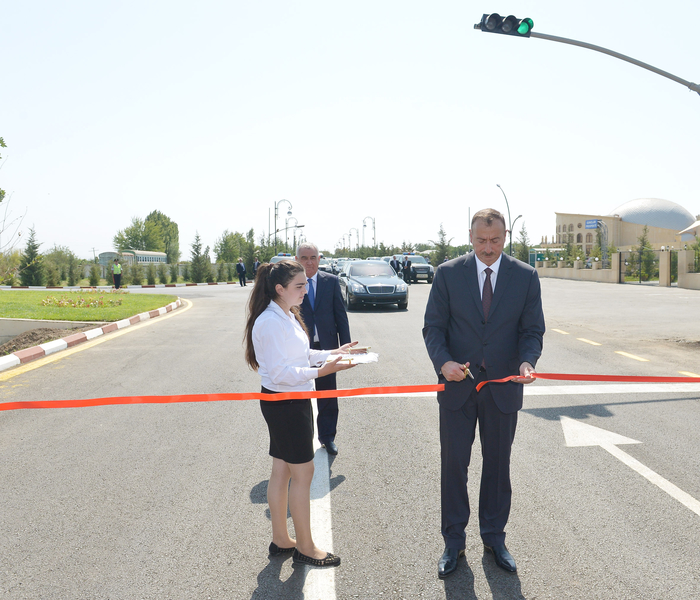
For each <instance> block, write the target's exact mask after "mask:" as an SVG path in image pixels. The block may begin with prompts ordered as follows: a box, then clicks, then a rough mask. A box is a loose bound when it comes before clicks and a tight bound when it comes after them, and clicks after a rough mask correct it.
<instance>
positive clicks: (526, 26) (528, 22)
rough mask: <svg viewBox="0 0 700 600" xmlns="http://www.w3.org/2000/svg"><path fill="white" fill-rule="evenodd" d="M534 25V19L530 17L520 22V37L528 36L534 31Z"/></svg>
mask: <svg viewBox="0 0 700 600" xmlns="http://www.w3.org/2000/svg"><path fill="white" fill-rule="evenodd" d="M534 25H535V24H534V23H533V22H532V19H530V18H529V17H528V18H526V19H523V20H522V21H520V24H519V25H518V33H519V34H520V35H526V34H528V33H530V32H531V31H532V28H533V27H534Z"/></svg>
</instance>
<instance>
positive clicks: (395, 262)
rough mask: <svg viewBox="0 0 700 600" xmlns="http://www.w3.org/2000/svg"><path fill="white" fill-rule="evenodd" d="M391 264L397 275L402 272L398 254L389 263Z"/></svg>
mask: <svg viewBox="0 0 700 600" xmlns="http://www.w3.org/2000/svg"><path fill="white" fill-rule="evenodd" d="M389 264H390V265H391V268H392V269H394V271H396V274H397V275H398V274H399V273H400V272H401V263H400V262H399V261H398V259H397V258H396V254H394V257H393V258H392V259H391V260H390V261H389Z"/></svg>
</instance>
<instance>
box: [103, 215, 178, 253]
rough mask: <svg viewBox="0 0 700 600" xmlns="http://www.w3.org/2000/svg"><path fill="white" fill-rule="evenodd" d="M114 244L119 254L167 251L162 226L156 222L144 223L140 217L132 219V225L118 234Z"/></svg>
mask: <svg viewBox="0 0 700 600" xmlns="http://www.w3.org/2000/svg"><path fill="white" fill-rule="evenodd" d="M113 243H114V247H115V248H116V249H117V250H118V251H119V252H121V251H122V250H146V251H148V252H163V251H164V250H165V242H164V241H163V232H162V231H161V228H160V225H159V224H158V223H156V222H155V221H154V220H150V221H142V220H141V219H139V218H138V217H132V219H131V225H129V226H128V227H126V228H125V229H122V230H120V231H118V232H117V234H116V235H115V236H114V240H113Z"/></svg>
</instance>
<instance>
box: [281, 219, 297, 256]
mask: <svg viewBox="0 0 700 600" xmlns="http://www.w3.org/2000/svg"><path fill="white" fill-rule="evenodd" d="M290 221H294V235H295V237H296V232H297V231H296V230H297V225H299V221H297V218H296V217H287V218H286V219H285V220H284V249H285V251H286V250H287V244H288V242H289V222H290ZM294 251H295V252H296V248H295V249H294Z"/></svg>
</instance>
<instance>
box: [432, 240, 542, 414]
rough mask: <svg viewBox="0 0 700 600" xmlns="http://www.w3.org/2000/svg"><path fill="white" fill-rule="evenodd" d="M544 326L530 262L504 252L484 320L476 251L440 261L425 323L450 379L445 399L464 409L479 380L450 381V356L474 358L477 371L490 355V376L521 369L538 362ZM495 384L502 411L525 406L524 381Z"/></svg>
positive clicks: (441, 395)
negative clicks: (447, 363) (447, 368)
mask: <svg viewBox="0 0 700 600" xmlns="http://www.w3.org/2000/svg"><path fill="white" fill-rule="evenodd" d="M544 329H545V326H544V314H543V313H542V299H541V295H540V281H539V278H538V277H537V271H535V270H534V269H533V268H532V267H531V266H530V265H526V264H525V263H523V262H521V261H519V260H516V259H514V258H511V257H510V256H508V255H506V254H503V255H502V258H501V265H500V267H499V270H498V277H497V278H496V287H495V290H494V294H493V300H492V302H491V308H490V311H489V320H488V322H484V310H483V306H482V303H481V294H480V292H479V281H478V276H477V265H476V259H475V256H474V253H473V252H470V253H469V254H468V255H467V256H460V257H459V258H455V259H454V260H450V261H448V262H446V263H443V264H441V265H440V266H439V267H438V268H437V269H436V271H435V278H434V280H433V286H432V289H431V291H430V297H429V299H428V305H427V307H426V309H425V319H424V327H423V338H424V340H425V345H426V348H427V350H428V355H429V356H430V360H431V361H432V363H433V366H434V367H435V372H436V373H438V378H439V381H440V383H445V391H444V392H438V402H439V403H440V405H441V406H443V407H445V408H447V409H448V410H457V409H459V408H460V407H461V406H462V405H463V404H464V402H466V400H467V397H468V396H469V394H470V393H471V391H472V390H473V388H474V385H475V384H474V381H473V380H472V379H470V378H467V379H465V380H463V381H458V382H452V381H445V379H444V378H443V377H442V376H441V374H440V369H441V368H442V365H444V364H445V363H446V362H447V361H450V360H453V361H456V362H458V363H465V362H469V363H470V365H471V366H470V370H471V371H472V373H477V372H478V370H479V366H480V365H481V364H482V361H484V360H485V364H486V372H487V375H488V378H489V379H500V378H502V377H507V376H508V375H517V374H518V373H519V368H520V365H521V363H523V362H529V363H530V364H531V365H532V366H533V367H534V366H535V364H536V363H537V359H538V358H539V357H540V355H541V354H542V337H543V335H544ZM490 387H491V393H492V394H493V398H494V401H495V402H496V405H497V406H498V408H499V409H500V410H501V411H502V412H504V413H512V412H515V411H518V410H520V409H521V408H522V405H523V386H522V384H517V383H512V382H511V383H501V384H493V385H491V386H490Z"/></svg>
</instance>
